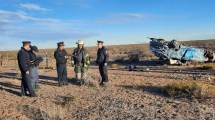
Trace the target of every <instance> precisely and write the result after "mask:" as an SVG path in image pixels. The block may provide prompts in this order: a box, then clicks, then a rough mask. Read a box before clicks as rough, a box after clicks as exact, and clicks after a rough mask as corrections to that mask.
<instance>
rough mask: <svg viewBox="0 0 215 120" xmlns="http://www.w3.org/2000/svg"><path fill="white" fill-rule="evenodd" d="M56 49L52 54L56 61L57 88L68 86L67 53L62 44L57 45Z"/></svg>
mask: <svg viewBox="0 0 215 120" xmlns="http://www.w3.org/2000/svg"><path fill="white" fill-rule="evenodd" d="M57 45H58V48H57V49H56V51H55V52H54V57H55V59H56V66H57V74H58V84H59V86H63V85H68V80H67V66H66V63H67V59H68V58H69V57H68V56H67V52H66V50H65V49H64V46H65V45H64V42H59V43H57Z"/></svg>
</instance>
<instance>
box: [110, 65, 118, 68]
mask: <svg viewBox="0 0 215 120" xmlns="http://www.w3.org/2000/svg"><path fill="white" fill-rule="evenodd" d="M111 68H119V65H118V64H112V65H111Z"/></svg>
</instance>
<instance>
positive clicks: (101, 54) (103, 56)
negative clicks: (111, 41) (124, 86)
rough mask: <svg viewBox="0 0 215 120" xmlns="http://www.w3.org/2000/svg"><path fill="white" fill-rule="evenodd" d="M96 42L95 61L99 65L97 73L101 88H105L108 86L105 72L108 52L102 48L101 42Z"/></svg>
mask: <svg viewBox="0 0 215 120" xmlns="http://www.w3.org/2000/svg"><path fill="white" fill-rule="evenodd" d="M97 42H98V52H97V60H96V63H97V65H99V71H100V75H101V77H102V80H101V83H100V85H101V86H107V85H108V72H107V62H108V58H109V55H108V52H107V50H106V48H105V47H104V46H103V43H104V42H103V41H97Z"/></svg>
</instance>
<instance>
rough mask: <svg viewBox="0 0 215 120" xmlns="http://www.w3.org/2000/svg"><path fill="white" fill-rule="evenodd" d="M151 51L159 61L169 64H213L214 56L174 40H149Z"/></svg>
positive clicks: (209, 52) (206, 51)
mask: <svg viewBox="0 0 215 120" xmlns="http://www.w3.org/2000/svg"><path fill="white" fill-rule="evenodd" d="M149 39H150V40H151V41H150V43H149V45H150V49H151V51H152V52H153V53H154V55H155V56H157V57H159V59H160V60H161V61H164V62H168V63H169V64H186V62H187V61H197V62H213V61H214V60H215V54H214V53H213V52H211V51H208V50H205V49H200V48H195V47H190V46H185V45H182V44H181V43H179V42H178V41H176V40H172V41H169V42H168V41H165V40H164V39H156V38H149Z"/></svg>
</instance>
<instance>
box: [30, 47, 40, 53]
mask: <svg viewBox="0 0 215 120" xmlns="http://www.w3.org/2000/svg"><path fill="white" fill-rule="evenodd" d="M31 50H32V51H34V52H39V49H38V48H37V46H31Z"/></svg>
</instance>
